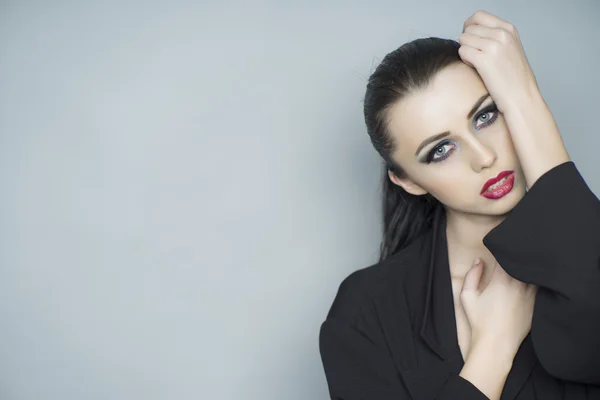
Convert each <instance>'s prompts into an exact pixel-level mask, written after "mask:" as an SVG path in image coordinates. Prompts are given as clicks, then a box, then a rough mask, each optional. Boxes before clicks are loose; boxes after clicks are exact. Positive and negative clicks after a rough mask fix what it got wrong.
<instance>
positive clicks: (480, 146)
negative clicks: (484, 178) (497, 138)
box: [469, 137, 497, 172]
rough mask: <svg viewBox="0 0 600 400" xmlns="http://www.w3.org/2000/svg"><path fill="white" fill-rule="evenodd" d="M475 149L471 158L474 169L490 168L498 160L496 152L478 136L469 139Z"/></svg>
mask: <svg viewBox="0 0 600 400" xmlns="http://www.w3.org/2000/svg"><path fill="white" fill-rule="evenodd" d="M469 144H470V147H471V149H472V151H473V157H472V158H471V167H472V168H473V170H474V171H476V172H480V171H481V170H482V169H484V168H490V167H491V166H492V165H494V163H495V162H496V158H497V156H496V152H495V151H494V150H493V149H492V148H491V146H489V144H485V143H483V142H482V141H480V140H479V139H478V138H476V137H472V138H471V140H470V141H469Z"/></svg>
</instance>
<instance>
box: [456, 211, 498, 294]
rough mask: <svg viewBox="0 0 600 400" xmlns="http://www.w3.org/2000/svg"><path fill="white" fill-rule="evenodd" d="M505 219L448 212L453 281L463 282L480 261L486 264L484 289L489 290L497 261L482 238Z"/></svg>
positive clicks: (483, 277)
mask: <svg viewBox="0 0 600 400" xmlns="http://www.w3.org/2000/svg"><path fill="white" fill-rule="evenodd" d="M504 218H505V215H494V216H490V215H475V214H465V213H460V212H457V211H454V210H449V209H446V237H447V241H448V259H449V262H450V275H451V276H452V279H458V280H460V281H462V280H464V277H465V275H466V273H467V272H468V271H469V270H470V269H471V267H472V266H473V263H474V261H475V259H476V258H477V257H480V258H481V259H482V260H483V265H484V272H483V276H482V278H481V280H482V288H484V287H485V286H487V283H488V282H489V279H490V277H491V274H492V272H493V271H494V268H495V267H496V259H495V258H494V256H493V255H492V253H491V252H490V251H489V250H488V249H487V248H486V247H485V246H484V245H483V241H482V240H483V237H484V236H485V235H487V234H488V233H489V232H490V231H491V230H492V229H493V228H495V227H496V226H497V225H499V224H500V222H502V221H503V220H504Z"/></svg>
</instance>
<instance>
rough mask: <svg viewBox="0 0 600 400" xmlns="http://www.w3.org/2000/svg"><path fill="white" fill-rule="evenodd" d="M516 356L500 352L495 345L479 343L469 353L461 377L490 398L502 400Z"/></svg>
mask: <svg viewBox="0 0 600 400" xmlns="http://www.w3.org/2000/svg"><path fill="white" fill-rule="evenodd" d="M513 359H514V354H513V355H510V354H506V356H504V355H502V354H500V353H499V352H498V346H495V345H494V343H481V342H480V343H477V344H475V345H474V347H473V348H472V349H471V350H470V351H469V355H468V356H467V359H466V361H465V365H464V366H463V368H462V370H461V371H460V374H459V375H460V376H461V377H463V378H464V379H466V380H468V381H469V382H471V383H472V384H473V385H474V386H475V387H477V388H478V389H479V390H480V391H481V392H483V393H484V394H485V395H486V396H487V397H488V398H490V399H492V400H495V399H500V395H501V394H502V389H503V388H504V384H505V382H506V378H507V377H508V373H509V372H510V369H511V368H512V362H513Z"/></svg>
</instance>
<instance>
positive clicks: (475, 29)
mask: <svg viewBox="0 0 600 400" xmlns="http://www.w3.org/2000/svg"><path fill="white" fill-rule="evenodd" d="M464 33H470V34H473V35H477V36H480V37H482V38H486V39H491V40H496V41H498V42H502V41H503V40H504V39H505V36H506V35H507V34H508V32H507V31H505V30H504V29H501V28H490V27H487V26H484V25H477V24H474V25H469V26H467V27H466V28H465V31H464V32H463V34H464Z"/></svg>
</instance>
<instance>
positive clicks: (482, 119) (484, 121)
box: [474, 104, 498, 129]
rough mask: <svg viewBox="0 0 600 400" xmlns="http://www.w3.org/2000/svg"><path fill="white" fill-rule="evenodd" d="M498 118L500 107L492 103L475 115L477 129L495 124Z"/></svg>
mask: <svg viewBox="0 0 600 400" xmlns="http://www.w3.org/2000/svg"><path fill="white" fill-rule="evenodd" d="M497 118H498V108H497V107H496V105H495V104H492V105H490V106H488V107H486V108H485V109H483V110H481V112H480V113H479V114H477V116H476V117H475V121H474V124H475V129H481V128H484V127H486V126H488V125H491V124H493V123H494V122H495V121H496V119H497Z"/></svg>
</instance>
